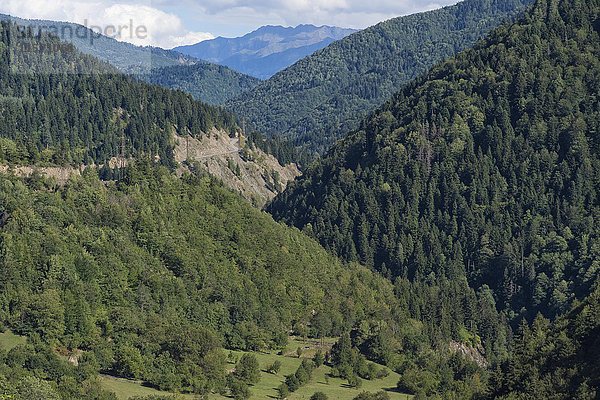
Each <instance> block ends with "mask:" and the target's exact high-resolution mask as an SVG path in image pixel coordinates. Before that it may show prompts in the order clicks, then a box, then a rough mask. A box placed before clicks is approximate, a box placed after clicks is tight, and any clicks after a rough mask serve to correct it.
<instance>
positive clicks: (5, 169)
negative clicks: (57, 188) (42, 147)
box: [0, 165, 85, 185]
mask: <svg viewBox="0 0 600 400" xmlns="http://www.w3.org/2000/svg"><path fill="white" fill-rule="evenodd" d="M84 169H85V167H83V166H82V167H81V168H73V167H31V166H21V167H9V166H8V165H0V173H3V174H13V175H15V176H19V177H23V178H28V177H31V176H33V175H35V174H39V175H43V176H45V177H47V178H54V179H56V183H58V184H59V185H64V184H66V183H67V182H68V181H69V179H71V178H72V177H74V176H81V172H82V170H84Z"/></svg>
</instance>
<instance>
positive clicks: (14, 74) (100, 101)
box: [0, 22, 237, 166]
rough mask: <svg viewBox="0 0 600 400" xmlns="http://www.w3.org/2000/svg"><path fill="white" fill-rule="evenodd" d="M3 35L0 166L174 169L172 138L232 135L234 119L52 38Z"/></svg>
mask: <svg viewBox="0 0 600 400" xmlns="http://www.w3.org/2000/svg"><path fill="white" fill-rule="evenodd" d="M0 30H1V32H0V33H1V34H0V111H1V113H2V118H1V119H0V162H3V163H13V164H40V165H44V164H45V165H61V166H65V165H69V166H79V165H82V164H85V165H92V164H96V165H97V164H105V163H106V161H108V160H110V159H111V158H113V157H118V156H124V157H126V158H130V157H136V156H149V157H156V158H157V159H159V160H160V161H161V162H162V163H163V164H164V165H173V163H174V161H173V147H174V144H173V143H172V142H173V140H172V136H173V133H174V132H178V133H179V134H182V135H184V134H190V135H193V136H201V135H203V134H205V133H207V132H208V131H209V130H210V129H211V128H217V129H224V130H226V131H230V132H233V131H234V130H235V129H237V123H236V119H235V117H234V116H233V115H232V114H230V113H228V112H225V111H223V110H222V109H220V108H216V107H212V106H208V105H205V104H203V103H200V102H197V101H195V100H194V99H193V98H192V96H190V95H189V94H185V93H183V92H181V91H171V90H167V89H163V88H159V87H157V86H154V85H149V84H145V83H141V82H138V81H137V80H135V79H134V78H132V77H128V76H126V75H122V74H120V73H119V72H118V71H117V70H115V69H113V68H112V67H111V66H109V65H108V64H105V63H103V62H100V61H98V60H97V59H95V58H93V57H91V56H86V55H83V54H81V53H79V52H78V51H77V50H76V49H75V48H74V47H73V45H71V44H67V43H63V42H60V41H59V40H58V39H57V38H54V37H51V36H49V35H46V34H43V33H40V32H38V31H35V30H33V29H32V28H18V27H17V26H16V25H14V24H12V23H8V22H2V23H1V27H0Z"/></svg>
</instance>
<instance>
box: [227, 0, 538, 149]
mask: <svg viewBox="0 0 600 400" xmlns="http://www.w3.org/2000/svg"><path fill="white" fill-rule="evenodd" d="M532 2H533V0H504V1H487V0H486V1H482V0H467V1H463V2H460V3H458V4H456V5H454V6H450V7H445V8H442V9H438V10H433V11H429V12H425V13H419V14H414V15H409V16H405V17H398V18H394V19H391V20H389V21H385V22H382V23H380V24H378V25H375V26H373V27H370V28H367V29H365V30H363V31H360V32H358V33H355V34H353V35H350V36H348V37H346V38H345V39H342V40H340V41H337V42H335V43H333V44H331V45H330V46H328V47H326V48H325V49H323V50H321V51H318V52H316V53H315V54H313V55H311V56H309V57H306V58H304V59H302V60H300V61H299V62H297V63H296V64H294V65H293V66H291V67H290V68H288V69H286V70H285V71H282V72H280V73H278V74H277V75H275V76H274V77H272V78H271V79H269V80H267V81H265V82H264V83H261V84H260V85H259V86H257V87H256V88H255V89H253V90H251V91H248V92H246V93H243V94H242V95H240V96H239V97H238V98H236V99H234V100H232V101H230V102H229V103H228V107H229V109H230V110H235V112H236V113H237V114H238V115H240V116H242V117H245V118H246V119H247V120H248V122H249V124H250V125H251V126H252V127H253V128H254V129H256V130H258V131H259V132H262V133H263V134H265V135H267V136H278V137H285V138H288V139H289V140H291V141H293V142H294V143H296V145H297V146H300V147H301V148H303V149H304V150H305V152H306V153H307V154H308V155H309V156H314V155H315V154H323V153H324V152H326V151H327V150H328V149H329V147H330V146H331V145H332V144H333V143H335V141H336V140H337V139H340V138H341V137H343V136H344V135H345V134H346V133H347V132H348V131H350V130H352V129H355V128H357V127H358V124H359V123H360V121H361V120H362V119H363V118H365V117H366V116H367V115H368V114H369V113H370V112H372V111H374V110H375V109H376V108H377V107H379V106H381V105H382V104H383V103H384V102H385V101H386V100H387V99H388V98H389V97H390V96H391V95H392V94H394V93H395V92H396V91H398V90H400V89H401V88H402V87H403V86H404V85H405V84H407V83H408V82H410V81H411V80H412V79H414V78H416V77H417V76H419V75H420V74H422V73H425V72H426V71H427V70H428V69H429V68H431V67H432V66H433V65H435V64H436V63H438V62H440V61H442V60H444V59H446V58H447V57H451V56H452V55H454V54H456V53H457V52H459V51H461V50H463V49H466V48H469V47H470V46H472V45H474V44H475V43H476V42H477V41H478V40H480V39H482V38H483V37H484V36H485V35H486V34H487V33H489V32H490V30H492V29H493V28H495V27H497V26H498V25H500V24H501V23H502V22H503V21H511V20H512V19H514V18H517V17H518V16H519V15H521V14H522V13H523V12H524V11H525V9H526V7H527V6H528V5H530V4H531V3H532ZM309 158H311V157H309Z"/></svg>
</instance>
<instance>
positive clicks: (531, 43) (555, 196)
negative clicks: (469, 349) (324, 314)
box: [269, 0, 600, 321]
mask: <svg viewBox="0 0 600 400" xmlns="http://www.w3.org/2000/svg"><path fill="white" fill-rule="evenodd" d="M599 12H600V1H599V0H591V1H584V0H539V1H537V3H536V5H535V7H534V8H533V10H532V11H531V12H529V13H527V15H526V16H525V18H524V19H523V20H521V21H520V22H519V23H516V24H514V25H513V24H508V25H504V26H502V27H501V28H499V29H497V30H495V31H494V32H493V33H492V34H491V36H490V37H489V38H488V39H487V40H485V41H484V42H483V43H480V44H479V45H477V46H476V47H475V48H474V49H472V50H468V51H465V52H463V53H460V54H459V55H458V56H456V57H455V58H453V59H451V60H449V61H447V62H445V63H443V64H441V65H439V66H437V67H435V68H433V70H432V71H430V72H429V73H428V74H426V75H425V76H423V77H421V78H419V79H418V80H417V81H416V82H414V83H412V84H410V85H408V86H406V87H405V88H404V89H403V90H402V91H401V92H400V93H398V94H397V95H396V96H394V98H393V100H391V101H389V102H388V103H387V104H386V105H385V106H383V107H382V108H381V109H380V110H379V111H378V112H376V113H375V114H374V115H373V116H372V117H370V118H369V119H368V120H367V121H365V122H364V123H363V125H362V128H361V129H360V130H358V131H356V132H355V133H353V134H351V135H349V136H348V137H347V138H346V139H344V140H343V141H341V142H340V143H338V144H337V145H336V146H335V147H334V148H333V149H332V150H331V151H330V152H329V153H328V155H327V156H326V157H325V158H324V159H323V160H322V161H320V162H318V163H316V164H315V165H314V166H312V167H311V168H310V169H309V170H308V171H307V173H306V174H305V175H304V176H303V177H302V178H300V179H299V180H298V181H297V183H295V184H294V185H293V186H292V187H290V188H289V189H288V190H287V191H286V192H284V193H283V194H282V195H281V196H279V197H278V198H276V200H275V201H274V202H273V203H272V204H271V205H270V207H269V210H270V211H271V212H272V213H273V215H274V216H275V217H276V218H277V219H280V220H283V221H286V222H288V223H291V224H294V225H296V226H297V227H299V228H302V229H304V230H305V231H307V232H309V233H311V234H312V235H314V236H315V237H316V238H318V239H319V240H320V242H321V243H322V244H323V245H324V246H325V247H326V248H328V249H330V250H331V251H332V252H333V253H335V254H338V255H340V256H341V257H343V258H344V259H346V260H360V261H361V262H362V263H364V264H366V265H369V266H373V267H375V268H376V269H377V270H379V271H382V272H383V273H384V274H386V275H389V276H392V277H398V276H400V277H408V278H409V279H411V280H413V281H421V282H435V281H437V280H438V279H440V278H444V277H448V278H451V279H456V278H459V277H463V276H466V277H468V279H469V282H470V284H471V286H472V287H474V288H480V287H481V288H488V287H489V288H491V289H492V291H493V294H494V297H495V299H496V301H497V306H498V308H499V309H504V310H506V311H507V313H508V316H509V319H510V320H512V321H518V320H519V318H520V317H521V316H522V317H527V318H531V319H532V318H533V317H534V316H535V315H536V314H537V313H538V312H541V313H543V314H544V315H545V316H546V317H549V318H553V317H554V316H556V315H558V314H561V313H563V312H565V311H567V310H568V309H569V308H570V305H571V304H572V302H573V301H574V300H575V299H576V298H582V297H583V296H585V294H586V293H588V292H589V289H590V287H591V285H592V284H593V283H594V282H595V281H597V280H598V274H599V273H600V264H599V260H600V228H599V223H598V218H600V197H599V195H600V193H599V191H598V190H599V188H600V133H599V132H600V97H599V93H600V36H599V34H600V22H599V21H600V19H599V17H600V16H599Z"/></svg>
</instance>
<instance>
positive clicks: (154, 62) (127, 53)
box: [0, 14, 198, 73]
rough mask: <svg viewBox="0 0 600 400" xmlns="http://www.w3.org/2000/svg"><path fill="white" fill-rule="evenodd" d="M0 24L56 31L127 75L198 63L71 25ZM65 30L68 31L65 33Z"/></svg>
mask: <svg viewBox="0 0 600 400" xmlns="http://www.w3.org/2000/svg"><path fill="white" fill-rule="evenodd" d="M0 21H11V22H14V23H16V24H18V25H21V26H30V27H32V28H34V29H41V30H42V31H44V32H47V33H55V31H59V32H61V33H64V34H61V35H56V36H59V39H61V40H62V41H65V42H68V43H71V44H73V45H74V46H75V47H76V48H77V50H79V51H80V52H82V53H84V54H88V55H91V56H94V57H96V58H98V59H100V60H102V61H106V62H108V63H110V64H111V65H113V66H114V67H116V68H118V69H119V70H121V71H123V72H126V73H137V72H143V71H147V70H150V69H152V68H160V67H167V66H174V65H193V64H195V63H197V62H198V60H196V59H194V58H192V57H189V56H186V55H184V54H181V53H178V52H176V51H172V50H165V49H161V48H158V47H152V46H146V47H142V46H136V45H134V44H131V43H127V42H121V41H118V40H116V39H114V38H111V37H108V36H104V35H100V34H98V33H96V32H95V31H92V30H91V29H90V28H88V27H86V26H84V25H80V24H75V23H71V22H60V21H50V20H33V19H24V18H19V17H14V16H10V15H6V14H0ZM67 28H68V29H67Z"/></svg>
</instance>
